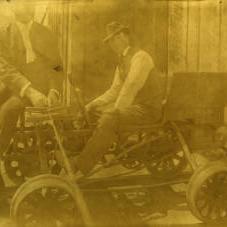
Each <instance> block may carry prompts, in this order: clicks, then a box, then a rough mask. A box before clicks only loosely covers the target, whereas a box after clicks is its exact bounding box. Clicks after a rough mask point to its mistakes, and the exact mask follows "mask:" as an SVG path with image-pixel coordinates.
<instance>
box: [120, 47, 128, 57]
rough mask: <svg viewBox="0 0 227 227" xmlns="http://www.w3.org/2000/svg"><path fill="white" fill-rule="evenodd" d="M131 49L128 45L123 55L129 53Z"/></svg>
mask: <svg viewBox="0 0 227 227" xmlns="http://www.w3.org/2000/svg"><path fill="white" fill-rule="evenodd" d="M129 49H130V46H127V47H126V48H125V49H124V51H123V53H122V55H123V56H124V57H125V56H126V55H127V53H128V51H129Z"/></svg>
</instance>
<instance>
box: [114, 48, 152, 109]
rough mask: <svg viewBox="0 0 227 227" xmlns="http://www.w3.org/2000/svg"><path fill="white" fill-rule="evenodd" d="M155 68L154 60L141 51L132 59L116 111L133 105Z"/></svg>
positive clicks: (116, 104)
mask: <svg viewBox="0 0 227 227" xmlns="http://www.w3.org/2000/svg"><path fill="white" fill-rule="evenodd" d="M153 68H154V63H153V60H152V58H151V57H150V55H149V54H148V53H146V52H145V51H139V52H138V53H137V54H136V55H135V56H134V57H133V58H132V60H131V67H130V70H129V73H128V76H127V78H126V80H125V82H124V85H123V87H122V89H121V92H120V94H119V96H118V98H117V101H116V103H115V108H116V109H124V108H127V107H129V106H130V105H131V104H132V103H133V101H134V99H135V97H136V95H137V93H138V92H139V90H140V89H141V88H142V87H143V86H144V84H145V82H146V80H147V78H148V76H149V73H150V71H151V70H152V69H153Z"/></svg>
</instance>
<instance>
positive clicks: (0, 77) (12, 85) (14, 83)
mask: <svg viewBox="0 0 227 227" xmlns="http://www.w3.org/2000/svg"><path fill="white" fill-rule="evenodd" d="M0 81H1V82H2V83H3V84H4V86H5V87H7V88H9V89H10V90H11V91H12V92H13V93H15V94H17V95H20V93H21V90H22V89H23V88H24V87H25V86H27V85H28V84H29V83H30V82H29V81H28V80H27V79H26V78H25V77H24V76H23V75H22V74H21V73H20V72H18V71H17V70H16V68H14V67H13V66H12V65H10V64H9V63H8V62H7V61H6V60H5V59H4V58H2V57H0Z"/></svg>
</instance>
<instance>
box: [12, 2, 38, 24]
mask: <svg viewBox="0 0 227 227" xmlns="http://www.w3.org/2000/svg"><path fill="white" fill-rule="evenodd" d="M11 4H12V10H13V12H14V15H15V18H16V20H17V21H19V22H21V23H28V22H30V21H31V20H32V19H33V18H34V14H35V4H34V1H31V0H30V1H29V0H12V2H11Z"/></svg>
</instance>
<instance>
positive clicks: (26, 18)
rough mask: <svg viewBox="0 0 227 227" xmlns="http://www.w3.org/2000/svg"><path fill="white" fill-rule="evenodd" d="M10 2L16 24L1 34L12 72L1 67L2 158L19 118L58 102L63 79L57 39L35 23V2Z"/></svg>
mask: <svg viewBox="0 0 227 227" xmlns="http://www.w3.org/2000/svg"><path fill="white" fill-rule="evenodd" d="M8 2H9V6H10V7H11V8H12V12H13V13H14V16H15V21H14V22H13V23H11V24H10V25H9V26H8V28H7V29H6V31H5V32H3V33H1V34H0V35H1V36H0V44H1V45H0V51H1V55H2V56H3V57H4V59H5V60H6V61H7V62H8V63H10V65H11V66H10V67H12V66H13V69H11V68H10V67H9V66H6V70H5V69H4V67H5V65H6V62H3V65H2V66H1V67H2V68H1V69H2V72H1V75H0V81H1V82H2V84H3V85H2V90H1V91H0V99H1V103H0V148H1V155H2V154H3V153H4V152H5V151H7V149H8V146H9V144H10V141H11V138H12V137H13V135H14V132H15V129H16V123H17V121H18V117H19V115H20V113H21V112H22V111H23V109H24V108H25V107H26V106H29V105H33V106H43V105H45V104H47V103H48V104H56V103H57V102H58V100H59V94H60V93H59V89H60V85H61V76H62V75H61V72H60V71H61V70H60V69H61V67H60V64H61V61H60V56H59V52H58V45H57V39H56V37H55V36H54V35H53V33H52V32H51V31H50V30H49V29H47V28H46V27H44V26H43V25H41V24H38V23H36V22H34V20H33V18H34V13H35V4H34V1H25V0H9V1H8ZM14 71H15V72H14ZM16 72H17V73H16ZM11 73H12V75H11ZM18 74H19V75H20V77H18ZM62 78H63V77H62Z"/></svg>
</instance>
